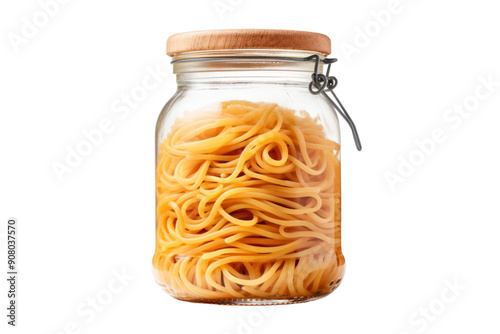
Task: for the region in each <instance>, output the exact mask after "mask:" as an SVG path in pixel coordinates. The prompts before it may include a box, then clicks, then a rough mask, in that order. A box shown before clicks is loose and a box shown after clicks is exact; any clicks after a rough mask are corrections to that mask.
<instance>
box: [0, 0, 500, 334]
mask: <svg viewBox="0 0 500 334" xmlns="http://www.w3.org/2000/svg"><path fill="white" fill-rule="evenodd" d="M47 1H48V0H42V2H43V3H45V2H47ZM61 2H62V0H61ZM221 3H222V4H226V6H230V7H225V11H224V12H220V11H219V12H218V11H217V10H216V8H215V5H219V6H223V5H221ZM396 7H397V9H396V10H393V13H392V14H390V18H388V17H387V15H386V16H385V17H384V20H385V21H384V24H383V25H381V24H380V23H377V21H376V19H375V16H377V15H375V14H374V13H380V12H381V11H382V13H386V12H384V11H385V10H387V9H388V8H389V9H393V5H391V1H389V0H377V1H368V0H364V1H331V0H322V1H319V0H316V1H290V0H280V1H269V0H267V1H264V0H253V1H250V0H221V1H219V2H218V1H214V0H203V1H202V0H199V1H194V0H192V1H154V0H141V1H139V0H136V1H131V0H120V1H118V0H109V1H97V0H87V1H81V0H72V1H67V3H66V4H60V5H59V8H58V10H57V11H56V12H55V14H53V17H50V18H49V20H48V22H46V25H45V26H43V27H39V28H37V29H38V31H35V32H34V33H33V32H32V36H29V38H26V39H25V40H23V43H22V44H20V45H18V47H15V46H14V44H15V43H14V44H13V43H12V42H11V39H12V38H13V37H12V36H15V35H16V36H18V37H19V36H22V29H23V26H24V25H26V24H27V23H26V21H25V19H23V18H26V20H28V21H30V22H33V16H35V17H38V16H37V15H39V14H40V11H41V10H42V9H41V6H40V3H39V2H38V1H35V0H24V1H8V2H7V1H3V2H2V4H1V5H0V22H1V24H0V25H1V40H0V47H1V53H0V55H1V61H0V78H1V79H0V85H1V86H0V88H1V90H0V92H1V93H0V113H1V114H0V115H1V116H0V148H1V151H0V152H1V164H0V189H1V190H0V219H1V220H2V225H1V226H2V227H1V234H0V237H1V241H0V242H1V243H2V245H1V249H2V251H1V252H2V255H1V256H0V258H1V259H2V260H1V261H2V265H1V267H2V272H4V273H5V271H6V270H5V267H6V266H5V262H6V261H5V259H6V251H5V249H6V247H5V230H6V228H5V226H6V221H7V218H8V217H11V216H14V217H17V218H18V220H19V230H20V236H19V238H20V242H19V247H20V254H19V261H20V264H19V271H20V279H19V287H18V288H19V301H18V302H19V307H20V309H19V318H18V327H16V328H11V327H10V326H7V325H6V317H5V314H6V310H5V307H4V306H6V303H7V298H6V291H7V285H6V281H5V280H4V279H2V280H1V284H0V289H1V290H0V295H1V296H2V297H1V301H0V304H1V305H2V306H1V309H2V310H3V311H1V315H0V319H2V320H1V322H2V324H1V325H0V328H2V329H1V332H2V333H5V332H6V331H5V329H6V328H7V329H8V331H7V332H8V333H29V334H34V333H43V334H48V333H53V334H55V333H139V332H140V333H156V332H163V333H207V334H209V333H221V334H224V333H231V334H233V333H259V334H260V333H278V332H279V333H304V332H306V333H314V332H318V333H327V332H331V333H342V334H349V333H372V334H375V333H383V334H391V333H394V334H401V333H410V334H414V333H473V332H474V333H476V332H477V333H499V331H500V323H499V322H498V314H499V313H500V306H499V305H500V304H499V303H498V300H499V297H500V285H499V282H500V271H499V269H498V268H499V265H498V264H499V261H498V258H499V255H500V243H499V242H498V235H499V232H500V230H499V228H498V225H499V222H500V213H499V210H498V206H499V199H500V198H499V187H500V177H499V169H500V161H499V159H498V155H499V150H498V147H499V144H500V135H499V132H498V127H499V125H500V115H499V111H500V86H498V85H499V81H500V62H499V61H500V43H499V42H500V40H499V35H498V33H499V32H500V20H499V19H498V13H499V8H498V6H497V3H496V2H495V1H491V0H474V1H452V0H441V1H430V0H413V1H410V0H400V1H399V6H396ZM221 8H222V7H221ZM42 16H43V14H42ZM379 16H380V15H379ZM38 19H39V20H40V19H41V21H39V22H38V23H37V24H39V25H43V24H44V22H43V17H38ZM216 28H282V29H296V30H311V31H318V32H322V33H325V34H327V35H329V36H330V37H331V39H332V41H333V50H334V52H333V56H335V57H338V58H339V62H338V63H337V64H335V65H334V69H335V71H334V72H335V73H334V74H335V75H336V76H337V77H338V78H339V81H340V83H339V86H338V88H337V92H338V93H339V96H340V97H341V99H342V101H343V102H344V104H345V106H346V107H347V108H348V110H349V111H350V113H351V115H352V117H353V118H354V120H355V121H356V123H357V126H358V129H359V132H360V135H361V138H362V141H363V144H364V149H363V151H362V152H361V153H358V152H357V151H356V150H355V147H354V143H353V142H352V138H351V136H350V133H349V129H348V127H347V126H346V124H345V123H342V128H343V153H342V159H343V179H342V182H343V248H344V253H345V256H346V260H347V272H346V276H345V278H344V282H343V283H342V284H341V286H340V288H339V289H338V290H337V291H335V292H334V293H333V294H332V295H330V296H329V297H327V298H325V299H322V300H319V301H315V302H311V303H306V304H300V305H293V306H279V307H273V308H269V309H257V308H253V307H228V306H226V307H224V306H211V305H198V304H190V303H184V302H179V301H176V300H174V299H173V298H171V297H169V296H168V295H167V294H165V293H164V292H162V291H161V290H160V288H159V287H158V286H157V285H156V284H155V283H154V280H153V277H152V275H151V259H152V256H153V251H154V175H153V174H154V146H153V145H154V126H155V121H156V117H157V115H158V113H159V111H160V109H161V108H162V106H163V105H164V103H165V102H166V101H167V100H168V98H169V96H171V95H172V94H173V92H174V90H175V78H174V76H173V75H172V74H170V73H171V66H170V64H169V58H168V57H167V56H166V55H165V41H166V39H167V37H168V36H169V35H171V34H173V33H177V32H183V31H191V30H200V29H216ZM25 29H26V28H25ZM367 30H368V33H369V36H368V37H365V38H364V39H363V37H362V36H361V34H364V33H360V31H367ZM25 32H26V31H25ZM353 48H356V49H355V51H356V53H349V52H348V51H346V50H351V52H353V51H352V50H353ZM157 67H158V69H159V70H161V71H163V72H167V73H168V75H164V76H163V77H162V78H161V84H160V85H158V87H157V88H156V89H153V90H151V91H148V94H147V97H146V98H145V99H144V100H143V101H141V102H139V103H138V105H137V106H136V107H135V108H131V109H130V113H129V114H128V115H126V116H124V115H121V116H122V117H121V118H120V117H119V116H120V115H119V114H116V113H114V112H113V105H114V104H116V103H120V99H121V96H122V94H130V92H131V91H132V90H133V89H134V88H137V86H140V85H141V84H142V81H143V79H144V78H145V77H146V76H147V75H148V70H151V69H156V68H157ZM481 78H483V79H484V80H487V79H488V78H489V79H490V80H492V81H493V82H496V87H495V86H492V87H489V88H490V90H491V91H490V92H488V90H487V87H485V86H484V85H483V84H482V83H481V80H482V79H481ZM476 91H477V92H479V93H480V97H481V98H480V99H478V98H477V97H475V94H476ZM486 93H489V94H486ZM486 95H488V96H486ZM464 104H465V108H468V109H469V110H470V112H468V111H467V110H466V109H465V110H466V113H464V115H465V117H462V116H460V117H459V116H458V115H459V114H458V113H456V112H455V111H453V109H451V110H450V108H454V106H457V107H460V106H462V108H464ZM455 110H457V109H455ZM104 119H109V120H110V121H111V122H112V124H113V127H112V131H110V132H109V133H108V134H106V135H104V138H103V140H102V142H101V143H99V144H98V145H96V146H95V147H93V149H92V152H91V153H90V154H89V155H88V156H86V157H84V158H83V159H82V161H81V162H80V163H79V164H78V165H77V166H76V167H75V168H73V169H72V171H71V172H68V173H65V174H64V175H63V177H62V181H60V180H58V177H57V176H56V173H55V172H54V170H53V167H52V166H53V164H54V162H60V163H64V160H65V158H66V155H67V152H68V151H67V150H68V147H69V148H73V149H74V148H76V147H77V145H78V144H79V143H81V142H82V141H83V140H85V136H84V134H83V132H84V131H91V130H92V129H95V128H97V127H98V126H99V124H100V122H102V120H104ZM436 129H437V130H436ZM439 129H441V130H439ZM434 131H438V132H439V131H441V139H443V137H444V139H443V140H440V142H439V143H435V144H433V145H431V144H429V142H428V140H429V138H432V133H433V132H434ZM416 141H424V142H426V143H427V144H428V145H427V148H428V149H427V155H425V156H424V155H423V154H424V153H419V152H420V149H419V148H418V146H417V144H416ZM400 159H404V160H409V159H412V161H413V162H415V163H416V165H417V166H410V167H409V166H408V165H406V166H405V168H406V169H405V170H403V171H402V173H403V174H404V176H401V175H400V176H399V179H397V181H394V182H395V183H394V184H393V187H391V186H390V184H389V182H388V181H387V177H388V175H392V176H391V177H393V178H394V175H398V174H397V173H398V168H402V167H401V166H400V165H401V164H402V163H401V162H400V161H401V160H400ZM400 172H401V171H400ZM388 173H393V174H388ZM122 271H125V272H126V274H127V275H128V276H133V278H131V279H130V280H126V281H125V283H122V284H121V285H120V284H119V283H117V282H115V281H114V279H113V277H114V274H113V273H114V272H122ZM2 277H4V274H2ZM110 283H111V284H114V287H115V288H120V289H118V290H120V291H119V292H117V291H116V289H115V290H114V291H115V293H112V292H110V291H109V288H108V285H109V284H110ZM453 284H458V285H459V287H458V290H457V289H456V291H455V292H453V290H449V288H448V286H449V285H453ZM96 296H100V297H101V299H102V298H104V297H103V296H106V297H108V299H106V302H107V304H106V305H104V306H103V307H102V310H101V311H99V312H97V311H93V313H92V312H90V311H89V310H90V307H89V306H88V305H87V303H88V301H89V300H91V299H92V298H95V297H96ZM78 310H80V311H78ZM263 312H264V313H263ZM426 312H427V313H428V314H427V315H426V316H424V315H423V314H426ZM74 328H76V330H73V329H74Z"/></svg>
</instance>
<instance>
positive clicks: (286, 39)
mask: <svg viewBox="0 0 500 334" xmlns="http://www.w3.org/2000/svg"><path fill="white" fill-rule="evenodd" d="M246 49H250V50H266V49H273V50H298V51H310V52H314V53H319V54H321V55H323V56H326V55H329V54H330V53H331V41H330V38H329V37H328V36H326V35H323V34H319V33H315V32H308V31H297V30H276V29H224V30H204V31H192V32H184V33H180V34H175V35H172V36H170V37H169V38H168V40H167V55H169V56H171V57H174V56H177V55H179V54H181V53H184V52H193V51H207V50H246Z"/></svg>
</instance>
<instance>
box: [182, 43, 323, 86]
mask: <svg viewBox="0 0 500 334" xmlns="http://www.w3.org/2000/svg"><path fill="white" fill-rule="evenodd" d="M313 54H317V55H319V56H320V57H323V55H321V54H318V53H314V52H310V51H296V50H228V51H223V50H220V51H209V52H208V51H203V52H189V53H183V54H181V55H179V56H176V57H174V58H173V61H179V62H175V63H174V74H176V76H177V84H178V86H179V88H180V89H182V88H196V87H200V88H201V87H204V86H207V85H208V86H210V85H218V86H220V85H231V86H232V87H234V88H237V86H238V85H239V84H241V85H248V84H253V83H255V84H257V83H258V84H261V85H267V84H269V85H273V84H280V85H288V86H301V87H302V86H304V85H308V84H309V82H310V81H311V74H312V73H313V72H314V62H310V61H301V59H303V58H306V57H308V56H311V55H313ZM284 58H286V59H284ZM294 58H295V59H297V60H294ZM319 70H320V71H322V70H323V69H322V64H321V63H320V67H319Z"/></svg>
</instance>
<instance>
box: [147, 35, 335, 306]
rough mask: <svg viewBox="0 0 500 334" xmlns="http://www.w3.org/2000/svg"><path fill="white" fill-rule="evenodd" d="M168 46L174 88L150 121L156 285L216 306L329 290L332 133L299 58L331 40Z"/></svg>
mask: <svg viewBox="0 0 500 334" xmlns="http://www.w3.org/2000/svg"><path fill="white" fill-rule="evenodd" d="M167 53H168V54H169V55H170V56H172V57H173V62H174V65H173V67H174V73H175V74H176V76H177V86H178V89H177V92H176V93H175V94H174V96H173V97H172V98H171V99H170V100H169V101H168V103H167V104H166V105H165V107H164V108H163V110H162V112H161V114H160V116H159V118H158V123H157V127H156V250H155V254H154V257H153V272H154V276H155V279H156V281H157V283H158V284H159V285H160V286H161V287H162V288H163V289H164V290H165V291H166V292H168V293H169V294H171V295H172V296H173V297H175V298H177V299H180V300H184V301H191V302H202V303H216V304H234V305H272V304H290V303H299V302H305V301H309V300H314V299H318V298H320V297H324V296H326V295H328V294H329V293H331V292H332V291H333V290H334V289H336V288H337V287H338V285H339V284H340V281H341V279H342V277H343V274H344V262H345V260H344V256H343V255H342V250H341V224H340V220H341V214H340V212H341V194H340V131H339V124H338V119H337V116H336V113H335V111H334V109H333V108H332V106H331V104H330V103H329V102H328V100H327V99H326V98H325V97H323V96H321V95H312V94H311V93H310V92H309V90H308V87H309V83H310V82H311V73H313V71H314V63H313V62H304V61H300V59H301V58H304V57H307V56H311V55H318V56H320V57H325V56H326V55H328V54H329V53H330V39H329V38H328V37H327V36H325V35H321V34H316V33H309V32H297V31H281V30H222V31H205V32H194V33H185V34H178V35H174V36H172V37H170V38H169V40H168V42H167ZM291 58H296V59H297V60H296V61H295V60H294V59H291ZM319 70H320V71H321V70H322V68H321V65H320V68H319Z"/></svg>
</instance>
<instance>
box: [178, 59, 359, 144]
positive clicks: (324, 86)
mask: <svg viewBox="0 0 500 334" xmlns="http://www.w3.org/2000/svg"><path fill="white" fill-rule="evenodd" d="M227 59H241V60H244V59H247V60H248V59H262V60H273V59H274V60H285V61H314V62H315V64H314V73H313V74H312V75H311V79H312V80H311V82H310V83H309V92H310V93H311V94H313V95H320V94H321V95H323V96H324V97H326V98H327V99H328V102H330V104H331V105H332V106H333V108H334V109H335V111H337V113H339V114H340V116H342V118H343V119H344V120H345V121H346V122H347V124H348V125H349V127H350V128H351V131H352V135H353V137H354V143H355V144H356V148H357V149H358V151H361V149H362V146H361V140H360V139H359V134H358V130H357V129H356V125H355V124H354V121H353V120H352V118H351V116H349V114H348V113H347V110H346V109H345V108H344V106H343V105H342V102H340V100H339V98H338V97H337V95H336V94H335V92H334V91H333V89H334V88H335V87H337V84H338V80H337V78H335V77H334V76H333V75H330V69H331V66H332V64H333V63H335V62H337V60H338V59H337V58H323V59H321V58H320V56H319V55H311V56H308V57H305V58H295V57H268V56H227V57H200V58H188V59H177V60H173V61H171V64H176V63H185V62H191V61H200V60H227ZM320 62H322V63H323V64H325V65H328V67H327V68H326V74H323V73H319V64H320ZM328 93H330V94H331V95H332V96H333V98H332V97H330V96H329V95H328Z"/></svg>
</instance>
